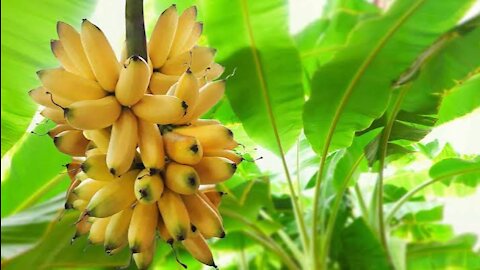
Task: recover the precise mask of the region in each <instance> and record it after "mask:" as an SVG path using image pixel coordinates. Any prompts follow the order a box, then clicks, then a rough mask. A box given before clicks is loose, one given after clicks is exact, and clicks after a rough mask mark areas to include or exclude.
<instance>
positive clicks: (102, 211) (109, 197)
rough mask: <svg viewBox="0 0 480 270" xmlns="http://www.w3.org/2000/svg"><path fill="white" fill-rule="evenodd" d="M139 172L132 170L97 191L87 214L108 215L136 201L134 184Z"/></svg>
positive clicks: (88, 206) (87, 209) (93, 215)
mask: <svg viewBox="0 0 480 270" xmlns="http://www.w3.org/2000/svg"><path fill="white" fill-rule="evenodd" d="M138 172H139V171H138V170H131V171H129V172H127V173H125V174H123V175H122V176H120V179H118V180H117V181H112V182H109V183H108V184H107V185H105V186H104V187H103V188H101V189H100V190H99V191H97V193H95V195H93V197H92V199H90V202H89V203H88V205H87V208H86V209H85V211H86V212H85V214H86V215H88V216H91V217H100V218H101V217H108V216H111V215H113V214H116V213H118V212H120V211H122V210H123V209H125V208H127V207H129V206H131V205H132V204H133V203H134V202H135V192H134V191H133V185H134V182H135V179H136V177H137V174H138Z"/></svg>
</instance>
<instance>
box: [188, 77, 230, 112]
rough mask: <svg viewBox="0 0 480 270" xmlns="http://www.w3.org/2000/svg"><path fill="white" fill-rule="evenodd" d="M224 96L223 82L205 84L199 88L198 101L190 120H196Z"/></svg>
mask: <svg viewBox="0 0 480 270" xmlns="http://www.w3.org/2000/svg"><path fill="white" fill-rule="evenodd" d="M224 94H225V80H220V81H215V82H210V83H207V84H206V85H205V86H203V87H202V88H200V92H199V94H198V100H197V104H196V106H195V108H194V109H193V112H192V114H191V115H190V119H198V118H200V116H202V115H203V114H205V113H206V112H208V111H209V110H210V109H211V108H213V106H215V104H217V103H218V102H219V101H220V100H221V99H222V98H223V95H224Z"/></svg>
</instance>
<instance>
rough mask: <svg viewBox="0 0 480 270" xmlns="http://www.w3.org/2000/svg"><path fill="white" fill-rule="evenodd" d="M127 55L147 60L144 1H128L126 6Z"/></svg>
mask: <svg viewBox="0 0 480 270" xmlns="http://www.w3.org/2000/svg"><path fill="white" fill-rule="evenodd" d="M125 23H126V38H127V41H126V42H127V55H128V56H132V55H139V56H141V57H142V58H143V59H145V61H147V60H148V58H147V40H146V37H145V25H144V22H143V0H127V2H126V6H125Z"/></svg>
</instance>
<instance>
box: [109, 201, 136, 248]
mask: <svg viewBox="0 0 480 270" xmlns="http://www.w3.org/2000/svg"><path fill="white" fill-rule="evenodd" d="M132 213H133V210H132V208H130V207H127V208H125V209H123V210H122V211H120V212H118V213H116V214H115V215H113V216H112V218H111V219H110V222H109V223H108V226H107V229H106V231H105V241H104V247H105V252H106V253H107V254H112V253H113V252H114V250H116V249H119V248H120V249H121V248H123V247H125V246H126V245H127V244H128V228H129V226H130V220H131V218H132Z"/></svg>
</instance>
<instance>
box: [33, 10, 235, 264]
mask: <svg viewBox="0 0 480 270" xmlns="http://www.w3.org/2000/svg"><path fill="white" fill-rule="evenodd" d="M196 17H197V11H196V8H195V7H191V8H188V9H186V10H184V11H183V13H182V14H181V15H180V14H178V13H177V10H176V7H175V6H174V5H173V6H171V7H170V8H168V9H167V10H165V11H164V12H163V13H162V15H161V16H160V17H159V19H158V21H157V23H156V25H155V28H154V30H153V33H152V36H151V37H150V40H149V41H148V59H143V58H142V57H141V56H138V55H131V56H128V55H126V53H123V56H122V57H121V59H120V60H118V59H117V58H116V56H115V53H114V51H113V49H112V47H111V45H110V44H109V42H108V41H107V39H106V37H105V35H104V34H103V32H102V31H101V30H100V29H99V28H98V27H97V26H95V25H94V24H92V23H91V22H89V21H88V20H83V22H82V25H81V30H80V32H77V31H76V30H75V28H74V27H72V26H70V25H68V24H66V23H63V22H59V23H58V25H57V32H58V36H59V39H58V40H53V41H52V42H51V47H52V51H53V53H54V55H55V57H56V58H57V59H58V61H59V62H60V64H61V67H58V68H53V69H45V70H41V71H39V72H38V73H37V74H38V77H39V79H40V81H41V83H42V86H41V87H38V88H36V89H34V90H31V91H30V92H29V94H30V96H31V97H32V99H33V100H35V101H36V102H37V103H38V104H40V105H42V106H44V109H43V110H42V112H41V114H42V115H43V116H44V117H46V118H49V119H51V120H52V121H54V122H55V123H57V126H56V127H54V128H53V129H52V130H50V132H49V135H50V136H51V137H52V138H53V141H54V143H55V146H56V147H57V148H58V150H59V151H61V152H63V153H65V154H68V155H70V156H72V157H73V158H72V163H71V164H69V166H68V171H69V174H70V176H71V178H72V184H71V186H70V188H69V190H68V192H67V199H66V200H67V201H66V204H65V207H66V209H76V210H79V211H80V215H79V219H78V222H77V223H76V228H77V230H76V234H75V236H74V239H75V238H77V237H80V236H81V235H86V234H88V239H89V241H90V242H91V243H92V244H103V245H104V247H105V251H106V252H107V253H108V254H111V255H113V254H116V253H118V252H119V251H121V250H122V249H124V248H126V247H127V246H128V247H129V248H130V250H131V252H132V253H133V256H132V257H133V259H134V260H135V263H136V264H137V266H138V268H140V269H146V268H148V266H149V265H150V263H151V261H152V258H153V256H154V252H155V247H156V241H157V240H156V239H157V235H158V236H159V237H160V238H161V239H163V241H165V242H167V243H169V244H171V245H173V244H175V243H178V244H179V245H180V244H181V245H183V247H184V248H185V249H186V250H187V251H188V252H190V253H191V254H192V256H193V257H195V258H196V259H197V260H198V261H200V262H202V263H204V264H207V265H211V266H215V263H214V260H213V256H212V253H211V252H210V249H209V247H208V245H207V242H206V239H209V238H212V237H217V238H223V237H224V236H225V232H224V228H223V225H222V217H221V215H220V213H219V211H218V205H219V204H220V199H221V195H222V193H221V192H219V191H217V190H216V189H215V184H217V183H220V182H222V181H225V180H227V179H229V178H230V177H231V176H232V175H233V174H234V173H235V170H236V168H237V165H238V164H239V163H240V162H241V161H242V157H241V156H240V155H239V154H238V153H237V152H235V150H234V149H235V148H236V147H237V146H238V143H237V142H236V141H235V140H234V138H233V133H232V132H231V131H230V130H229V129H228V128H227V127H225V126H223V125H222V124H221V123H219V122H218V121H216V120H209V119H200V117H201V116H202V115H203V114H204V113H206V112H207V111H208V110H210V109H211V108H212V107H213V106H214V105H215V104H216V103H217V102H218V101H219V100H220V99H221V98H222V97H223V95H224V91H225V80H217V79H218V78H219V77H220V76H221V75H222V73H223V71H224V68H223V67H222V66H221V65H219V64H217V63H215V62H214V56H215V50H214V49H212V48H208V47H200V46H196V43H197V40H198V39H199V37H200V36H201V34H202V27H203V25H202V23H201V22H197V21H196Z"/></svg>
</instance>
